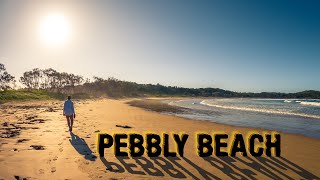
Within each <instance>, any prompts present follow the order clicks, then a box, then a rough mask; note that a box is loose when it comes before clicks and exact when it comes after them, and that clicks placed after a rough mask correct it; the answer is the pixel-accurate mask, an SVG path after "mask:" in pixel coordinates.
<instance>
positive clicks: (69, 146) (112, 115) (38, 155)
mask: <svg viewBox="0 0 320 180" xmlns="http://www.w3.org/2000/svg"><path fill="white" fill-rule="evenodd" d="M130 100H132V99H125V100H124V99H123V100H114V99H99V100H80V101H75V108H76V112H77V118H76V119H75V124H74V132H73V133H74V134H70V133H69V132H68V131H67V126H66V121H65V118H64V117H63V116H62V108H61V106H62V103H63V101H37V102H24V103H19V104H17V103H11V104H10V109H3V107H1V109H0V111H1V113H0V120H1V124H2V125H3V122H8V124H14V125H15V126H19V127H21V128H22V127H30V128H26V129H22V130H21V132H20V134H19V135H17V136H15V137H12V138H1V139H0V142H1V144H0V151H1V154H0V162H1V164H0V168H1V171H0V178H4V179H12V178H13V177H14V176H19V177H21V178H23V177H27V178H40V179H47V178H55V179H66V178H67V179H79V178H81V179H101V178H102V179H106V178H115V179H119V178H120V179H123V178H124V179H132V178H155V179H157V178H161V179H163V178H164V179H172V178H186V179H206V178H214V177H219V178H221V179H234V178H236V177H238V178H239V177H245V178H249V179H252V178H258V179H275V178H282V179H283V178H288V177H291V178H294V179H298V178H299V179H301V178H303V179H306V178H312V177H313V178H319V177H320V171H319V169H320V165H319V163H318V162H320V156H319V155H318V154H319V152H318V151H319V149H320V141H319V140H318V139H313V138H309V137H304V136H301V135H294V134H287V133H280V134H281V148H282V154H281V157H280V158H277V157H272V158H269V157H265V156H263V157H260V158H254V157H251V156H248V157H242V156H239V155H238V156H237V157H235V158H233V157H225V158H224V157H216V156H214V155H213V156H210V157H208V158H200V157H199V156H198V155H197V154H196V152H195V150H196V149H195V147H194V142H195V137H194V133H196V132H199V131H201V132H206V133H212V132H225V133H227V134H229V135H231V134H232V132H235V131H236V132H239V133H241V134H243V135H245V134H247V133H250V132H252V131H254V132H258V133H263V132H265V131H266V130H263V129H255V128H246V127H237V126H231V125H224V124H218V123H214V122H209V121H199V120H189V119H185V118H182V117H176V116H172V115H168V114H162V113H158V112H154V111H146V110H144V109H141V108H138V107H133V106H130V105H128V104H126V103H127V102H128V101H130ZM6 105H8V104H6ZM37 106H41V107H44V108H43V109H41V108H38V109H36V108H34V107H37ZM49 108H52V111H48V109H49ZM4 110H5V111H6V112H4ZM27 115H36V116H37V117H36V118H35V119H43V120H44V121H43V123H40V121H35V123H34V124H18V123H19V122H26V121H27V122H29V121H30V120H27V119H28V118H27V117H28V116H27ZM126 126H127V127H128V128H124V127H126ZM10 127H11V125H10ZM31 127H33V128H35V127H37V128H38V129H32V128H31ZM2 128H5V127H4V126H2ZM150 131H152V132H154V133H162V132H167V133H170V132H176V133H178V132H184V133H186V134H189V140H188V142H187V143H186V145H185V152H184V154H185V157H177V158H166V157H163V156H160V157H158V158H149V157H146V156H143V157H138V158H133V157H128V158H124V157H115V156H114V153H113V150H112V149H106V150H105V158H99V155H98V154H97V152H96V144H95V141H96V135H97V133H99V132H106V133H116V132H124V133H130V132H136V133H142V134H143V133H146V132H150ZM267 132H271V131H267ZM23 139H25V140H26V141H24V140H23ZM19 140H20V141H21V142H20V141H19ZM18 142H19V143H18ZM169 143H170V147H171V148H173V147H174V144H172V143H171V142H169ZM33 145H37V146H33ZM171 145H172V146H173V147H172V146H171ZM30 146H33V147H30ZM38 146H39V147H40V146H43V150H41V148H40V149H39V150H36V149H34V147H38ZM146 163H147V165H146ZM279 163H280V164H279ZM163 164H166V165H165V166H163ZM26 165H27V166H26ZM281 167H282V168H281ZM293 167H294V168H293ZM170 168H171V170H168V169H170ZM263 169H264V170H265V172H264V171H262V170H263ZM275 169H276V170H275ZM155 171H156V172H157V173H155ZM266 172H267V173H266Z"/></svg>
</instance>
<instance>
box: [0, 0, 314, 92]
mask: <svg viewBox="0 0 320 180" xmlns="http://www.w3.org/2000/svg"><path fill="white" fill-rule="evenodd" d="M90 2H91V3H89V1H77V3H76V2H75V1H14V2H10V1H1V2H0V26H1V28H0V42H1V44H0V62H2V63H4V64H5V65H6V67H7V69H8V71H9V72H11V73H12V74H14V75H15V76H17V77H19V76H21V75H22V73H23V72H24V71H26V70H30V69H32V68H34V67H39V68H48V67H52V68H54V69H57V70H60V71H68V72H73V73H76V74H81V75H84V76H88V77H92V76H93V75H97V76H100V77H109V76H114V77H116V78H119V79H123V80H129V81H135V82H138V83H160V84H164V85H177V86H183V87H219V88H224V89H229V90H234V91H242V92H245V91H246V92H248V91H251V92H252V91H253V92H259V91H280V92H295V91H301V90H306V89H314V90H320V78H319V77H320V71H319V68H320V11H319V9H320V2H319V1H308V0H307V1H176V0H173V1H147V0H144V1H90ZM51 13H58V14H61V15H63V16H64V17H65V18H66V19H67V22H68V24H69V25H70V27H71V28H70V38H69V39H68V41H67V43H65V44H63V45H60V46H58V47H53V46H48V45H47V44H46V45H45V44H44V43H43V42H41V41H39V40H38V39H39V38H38V36H39V31H38V29H39V28H38V26H39V24H41V21H42V19H43V18H42V17H44V16H46V15H50V14H51Z"/></svg>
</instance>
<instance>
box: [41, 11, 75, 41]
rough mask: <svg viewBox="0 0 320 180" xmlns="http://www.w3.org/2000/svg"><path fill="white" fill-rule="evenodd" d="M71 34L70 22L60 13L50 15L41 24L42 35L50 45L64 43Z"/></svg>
mask: <svg viewBox="0 0 320 180" xmlns="http://www.w3.org/2000/svg"><path fill="white" fill-rule="evenodd" d="M69 36H70V24H69V22H68V21H67V19H66V18H65V17H64V16H63V15H60V14H54V15H49V16H47V17H45V18H44V20H43V22H42V23H41V24H40V37H41V39H42V40H43V41H44V42H45V43H47V44H49V45H62V44H65V43H66V42H67V40H68V39H69Z"/></svg>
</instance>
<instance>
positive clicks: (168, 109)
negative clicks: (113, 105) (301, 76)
mask: <svg viewBox="0 0 320 180" xmlns="http://www.w3.org/2000/svg"><path fill="white" fill-rule="evenodd" d="M174 99H175V100H182V99H189V98H174ZM195 99H198V98H195ZM161 100H173V98H156V99H155V98H147V99H140V100H131V101H130V100H128V102H126V103H127V104H129V105H130V106H133V107H138V108H142V109H144V110H147V111H151V112H157V113H161V114H166V115H170V116H175V117H180V118H183V119H186V120H189V121H190V120H191V121H204V122H209V123H214V124H220V125H226V126H232V127H234V128H237V127H241V128H251V129H257V130H259V131H263V130H265V131H277V130H272V129H266V128H263V127H249V126H241V125H233V124H225V123H220V122H213V121H210V120H206V119H193V118H188V117H183V116H179V115H176V114H175V113H179V112H181V111H179V110H182V112H183V110H186V109H188V108H184V107H180V106H174V105H169V104H167V103H163V102H161ZM136 101H140V103H137V102H136ZM150 104H152V105H151V106H150ZM156 105H158V106H160V108H159V107H155V106H156ZM161 107H163V108H161ZM283 116H284V117H286V115H283ZM289 117H291V116H289ZM277 132H281V133H285V134H291V135H297V136H301V137H305V138H311V139H315V140H320V138H316V137H311V136H306V135H303V134H299V133H292V132H283V131H277Z"/></svg>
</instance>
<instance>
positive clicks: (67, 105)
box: [63, 96, 76, 132]
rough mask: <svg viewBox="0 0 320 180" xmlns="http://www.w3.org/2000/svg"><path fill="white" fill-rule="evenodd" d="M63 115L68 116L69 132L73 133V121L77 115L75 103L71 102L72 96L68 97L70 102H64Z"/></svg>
mask: <svg viewBox="0 0 320 180" xmlns="http://www.w3.org/2000/svg"><path fill="white" fill-rule="evenodd" d="M63 115H64V116H66V118H67V123H68V126H69V131H70V132H72V126H73V119H75V118H76V113H75V111H74V106H73V102H72V101H71V96H68V100H66V101H65V102H64V106H63Z"/></svg>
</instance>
